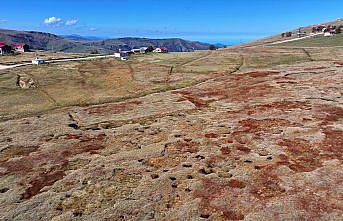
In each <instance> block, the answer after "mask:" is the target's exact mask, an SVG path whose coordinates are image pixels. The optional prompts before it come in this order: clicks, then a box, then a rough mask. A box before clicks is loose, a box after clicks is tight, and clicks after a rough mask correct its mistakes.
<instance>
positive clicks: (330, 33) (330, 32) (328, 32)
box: [324, 30, 336, 37]
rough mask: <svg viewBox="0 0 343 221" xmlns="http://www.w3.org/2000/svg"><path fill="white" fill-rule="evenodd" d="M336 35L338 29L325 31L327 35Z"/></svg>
mask: <svg viewBox="0 0 343 221" xmlns="http://www.w3.org/2000/svg"><path fill="white" fill-rule="evenodd" d="M334 35H336V31H335V30H330V31H326V32H324V36H325V37H332V36H334Z"/></svg>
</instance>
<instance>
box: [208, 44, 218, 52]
mask: <svg viewBox="0 0 343 221" xmlns="http://www.w3.org/2000/svg"><path fill="white" fill-rule="evenodd" d="M208 49H210V50H211V51H213V50H217V47H216V46H215V45H210V46H209V47H208Z"/></svg>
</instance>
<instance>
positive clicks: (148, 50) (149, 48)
mask: <svg viewBox="0 0 343 221" xmlns="http://www.w3.org/2000/svg"><path fill="white" fill-rule="evenodd" d="M153 51H154V47H153V46H149V47H148V48H147V49H146V50H145V52H153Z"/></svg>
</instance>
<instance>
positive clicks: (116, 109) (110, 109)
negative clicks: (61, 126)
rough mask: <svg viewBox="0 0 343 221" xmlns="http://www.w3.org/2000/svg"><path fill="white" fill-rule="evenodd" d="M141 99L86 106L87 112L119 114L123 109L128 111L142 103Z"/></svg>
mask: <svg viewBox="0 0 343 221" xmlns="http://www.w3.org/2000/svg"><path fill="white" fill-rule="evenodd" d="M142 103H143V102H142V101H138V100H132V101H128V102H125V103H115V104H106V105H102V106H96V107H90V108H86V109H85V111H86V112H87V113H88V114H120V113H123V112H125V111H130V110H133V109H134V108H135V106H137V105H140V104H142Z"/></svg>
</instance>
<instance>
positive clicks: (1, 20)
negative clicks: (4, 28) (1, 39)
mask: <svg viewBox="0 0 343 221" xmlns="http://www.w3.org/2000/svg"><path fill="white" fill-rule="evenodd" d="M5 22H8V20H6V19H0V23H5Z"/></svg>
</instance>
